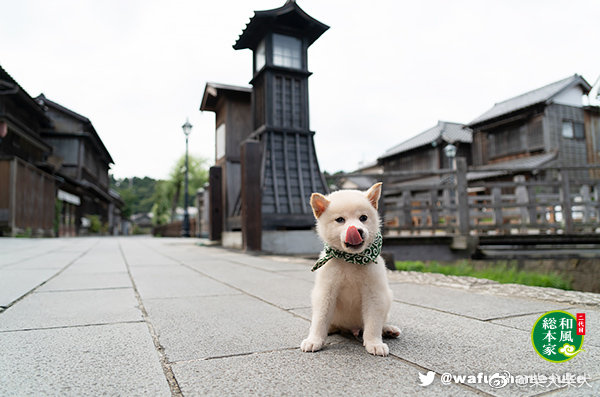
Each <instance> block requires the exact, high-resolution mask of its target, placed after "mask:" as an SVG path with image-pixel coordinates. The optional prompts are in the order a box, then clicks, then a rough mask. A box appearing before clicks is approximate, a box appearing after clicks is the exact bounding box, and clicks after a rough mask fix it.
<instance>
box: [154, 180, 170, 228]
mask: <svg viewBox="0 0 600 397" xmlns="http://www.w3.org/2000/svg"><path fill="white" fill-rule="evenodd" d="M152 200H153V202H154V204H153V205H152V211H151V212H152V223H153V224H154V225H155V226H160V225H164V224H167V223H169V219H170V217H169V203H170V202H171V200H170V198H169V184H168V182H167V181H158V182H157V183H156V185H155V189H154V194H153V195H152Z"/></svg>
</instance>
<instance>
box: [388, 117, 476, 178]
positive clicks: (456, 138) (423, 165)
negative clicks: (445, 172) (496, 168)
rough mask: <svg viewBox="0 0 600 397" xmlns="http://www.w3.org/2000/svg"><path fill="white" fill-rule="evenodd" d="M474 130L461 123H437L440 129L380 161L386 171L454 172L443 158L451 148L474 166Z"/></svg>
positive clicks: (402, 145) (394, 149)
mask: <svg viewBox="0 0 600 397" xmlns="http://www.w3.org/2000/svg"><path fill="white" fill-rule="evenodd" d="M471 141H472V136H471V130H470V129H468V128H466V127H465V125H463V124H460V123H451V122H448V121H438V123H437V125H435V126H434V127H431V128H429V129H428V130H426V131H423V132H422V133H420V134H418V135H416V136H414V137H412V138H410V139H408V140H406V141H404V142H402V143H400V144H398V145H396V146H393V147H391V148H390V149H388V150H387V151H385V152H384V153H383V155H382V156H381V157H379V159H378V163H379V164H380V165H382V166H383V168H384V170H385V171H386V172H387V171H432V170H439V169H444V168H452V166H451V164H450V159H449V158H448V157H447V156H446V155H445V154H444V148H445V147H446V146H447V145H448V144H453V145H454V146H456V156H462V157H465V158H467V164H470V163H471Z"/></svg>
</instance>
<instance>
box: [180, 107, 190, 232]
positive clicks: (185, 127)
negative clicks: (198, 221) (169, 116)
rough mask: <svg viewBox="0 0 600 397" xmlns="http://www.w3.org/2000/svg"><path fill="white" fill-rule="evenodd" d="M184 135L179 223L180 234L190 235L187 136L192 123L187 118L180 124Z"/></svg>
mask: <svg viewBox="0 0 600 397" xmlns="http://www.w3.org/2000/svg"><path fill="white" fill-rule="evenodd" d="M181 128H182V129H183V133H184V135H185V176H184V180H185V182H184V186H185V188H184V198H183V223H182V225H181V236H182V237H190V214H189V213H188V137H189V135H190V133H191V132H192V125H191V124H190V122H189V120H188V119H186V120H185V124H184V125H182V126H181Z"/></svg>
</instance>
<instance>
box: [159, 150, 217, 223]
mask: <svg viewBox="0 0 600 397" xmlns="http://www.w3.org/2000/svg"><path fill="white" fill-rule="evenodd" d="M207 163H208V161H207V160H206V159H204V158H202V157H198V156H193V155H190V156H189V158H188V168H189V173H188V204H189V205H191V204H193V202H194V201H193V198H194V196H195V194H196V191H197V190H198V189H200V188H201V187H203V186H204V184H206V182H207V181H208V170H207V168H206V165H207ZM184 178H185V154H184V155H183V156H181V157H180V158H179V160H177V162H176V163H175V165H174V166H173V168H172V169H171V172H170V174H169V185H170V186H169V194H170V198H171V220H173V218H174V217H175V210H176V208H177V207H178V206H179V207H183V206H184V194H183V191H184V189H185V188H184Z"/></svg>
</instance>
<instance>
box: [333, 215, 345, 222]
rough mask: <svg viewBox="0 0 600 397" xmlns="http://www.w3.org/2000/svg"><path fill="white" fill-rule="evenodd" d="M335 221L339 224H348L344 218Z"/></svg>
mask: <svg viewBox="0 0 600 397" xmlns="http://www.w3.org/2000/svg"><path fill="white" fill-rule="evenodd" d="M335 221H336V222H337V223H344V222H346V220H345V219H344V218H342V217H341V216H340V217H339V218H335Z"/></svg>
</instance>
